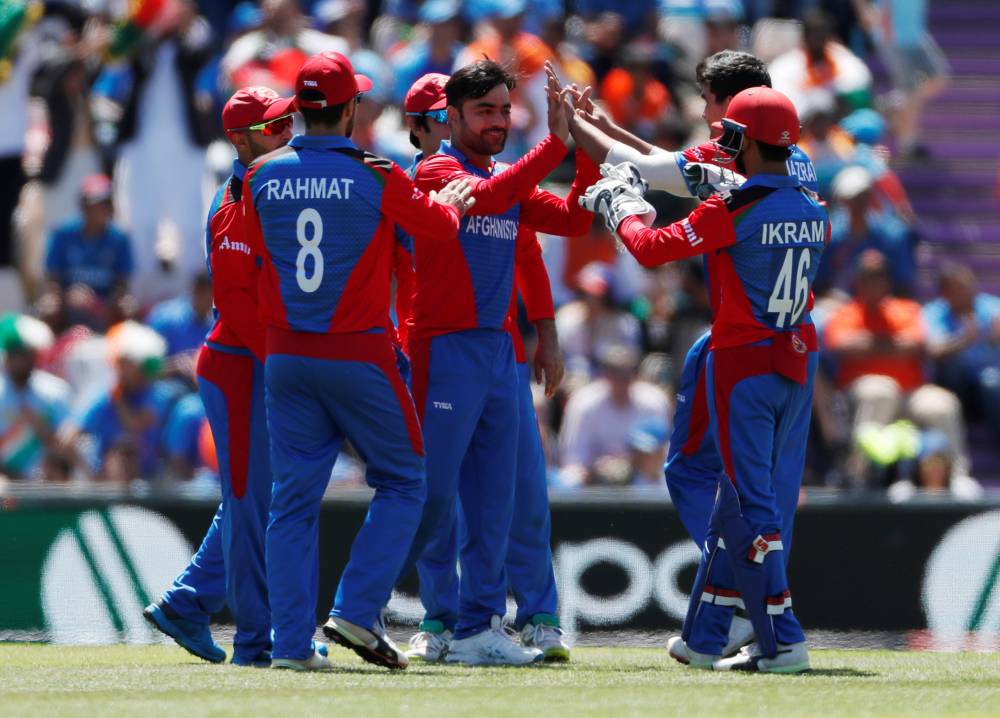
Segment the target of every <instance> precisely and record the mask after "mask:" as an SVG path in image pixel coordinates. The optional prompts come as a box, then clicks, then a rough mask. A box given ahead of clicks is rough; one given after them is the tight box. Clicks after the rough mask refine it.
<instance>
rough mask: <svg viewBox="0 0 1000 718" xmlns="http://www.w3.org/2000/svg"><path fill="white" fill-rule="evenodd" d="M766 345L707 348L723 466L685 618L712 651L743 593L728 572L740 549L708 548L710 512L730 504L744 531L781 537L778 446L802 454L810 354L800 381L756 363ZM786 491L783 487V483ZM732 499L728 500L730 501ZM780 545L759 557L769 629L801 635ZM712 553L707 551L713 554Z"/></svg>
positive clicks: (787, 520) (699, 647)
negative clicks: (692, 615)
mask: <svg viewBox="0 0 1000 718" xmlns="http://www.w3.org/2000/svg"><path fill="white" fill-rule="evenodd" d="M769 351H770V347H769V346H761V347H751V348H749V353H744V352H737V351H736V350H726V352H727V353H726V354H722V355H720V354H719V353H717V352H710V353H709V356H708V360H707V364H706V389H707V392H708V406H709V410H710V416H711V428H712V430H713V431H714V432H715V436H716V437H717V440H718V446H719V451H720V454H721V456H722V461H723V466H724V467H725V474H724V475H723V477H722V478H721V479H720V481H719V484H718V487H719V491H718V500H717V502H716V504H715V506H714V508H713V516H712V518H710V520H709V527H710V528H709V530H708V532H707V537H706V542H705V549H704V550H703V556H702V564H703V568H704V569H706V570H707V576H708V580H707V585H706V587H705V591H704V593H703V598H702V600H703V603H702V605H701V607H700V609H699V611H698V614H697V618H696V620H695V621H694V623H693V626H692V630H691V634H690V638H689V640H688V644H689V645H690V646H691V648H693V649H694V650H696V651H698V652H701V653H708V654H718V653H720V652H721V650H722V647H723V646H724V645H725V644H726V640H727V634H728V631H729V624H730V622H731V620H732V615H733V611H734V608H735V607H736V606H738V605H740V602H741V601H742V600H744V599H746V600H754V599H753V597H748V596H742V597H741V596H740V593H739V587H738V586H737V584H736V581H735V579H734V574H733V569H732V562H735V561H747V560H748V559H747V557H746V556H744V555H742V552H737V551H732V552H731V553H730V552H727V551H726V550H725V549H720V550H718V551H713V550H711V549H712V547H714V546H715V543H716V540H717V539H718V530H717V528H716V525H715V515H716V514H717V513H719V512H721V511H722V510H723V508H731V507H732V506H734V505H735V506H738V512H739V513H740V514H742V520H744V521H745V522H746V523H747V525H748V528H749V530H750V533H751V534H752V535H760V536H763V537H765V538H768V539H769V540H772V541H774V542H775V545H776V542H777V541H781V542H782V543H783V542H784V527H785V526H786V525H787V526H789V527H790V526H791V524H792V521H793V520H794V508H792V509H791V510H790V512H789V514H788V515H784V514H783V508H782V507H781V506H780V505H779V501H778V496H779V493H778V484H779V483H780V482H781V481H788V482H793V476H792V473H791V467H790V466H789V464H788V462H787V461H783V462H779V457H781V456H782V454H783V452H785V451H786V450H787V451H791V452H793V453H794V454H795V455H799V454H800V453H801V455H802V456H803V459H804V449H803V451H802V452H800V451H799V450H798V447H797V446H796V444H797V443H801V444H802V445H803V446H804V444H805V442H806V440H807V439H808V432H809V422H810V417H811V413H812V394H813V385H814V379H815V375H816V367H817V364H818V357H817V354H815V353H812V354H811V355H810V356H809V358H808V370H807V381H806V383H805V384H804V385H802V384H798V383H796V382H793V381H791V380H789V379H787V378H785V377H783V376H781V375H779V374H776V373H773V372H770V371H764V369H763V367H766V366H767V356H768V352H769ZM801 477H802V466H801V465H800V466H799V470H798V474H797V477H795V478H794V490H795V494H796V495H797V494H798V489H799V486H800V485H801ZM786 490H787V491H789V492H790V491H791V489H790V488H786ZM733 502H736V504H734V503H733ZM785 553H786V552H785V551H783V550H774V551H772V552H768V553H766V555H765V556H764V557H763V560H762V562H761V569H760V570H761V572H762V573H763V574H764V583H765V586H766V587H765V589H764V591H765V596H762V597H760V598H761V600H766V602H767V608H768V613H769V614H770V617H771V621H772V625H773V627H774V633H775V637H776V639H777V641H778V642H779V643H797V642H800V641H804V640H805V635H804V634H803V632H802V627H801V626H800V625H799V622H798V619H796V617H795V614H794V612H793V611H792V609H791V595H790V592H789V591H788V580H787V577H786V574H785V565H786V560H785V556H784V554H785ZM713 557H714V558H713Z"/></svg>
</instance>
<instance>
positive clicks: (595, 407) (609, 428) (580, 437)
mask: <svg viewBox="0 0 1000 718" xmlns="http://www.w3.org/2000/svg"><path fill="white" fill-rule="evenodd" d="M647 420H657V421H661V422H663V423H664V424H667V425H668V426H669V422H670V400H669V398H668V397H667V395H666V393H664V392H663V390H661V389H660V388H659V387H657V386H656V385H654V384H649V383H647V382H644V381H635V382H633V383H632V386H631V387H630V388H629V403H628V404H627V405H626V406H618V405H616V404H614V403H613V402H612V400H611V387H610V385H609V384H608V381H607V380H606V379H598V380H597V381H594V382H591V383H590V384H587V385H586V386H584V387H581V388H580V389H578V390H577V391H576V392H574V393H573V395H572V396H571V397H570V399H569V401H568V402H567V404H566V413H565V415H564V416H563V425H562V430H561V431H560V432H559V453H560V459H561V461H560V464H561V465H562V466H564V467H567V466H584V467H587V468H588V469H589V468H590V467H592V466H593V465H594V464H595V463H596V462H597V460H598V459H600V458H603V457H606V456H614V457H624V456H627V455H628V451H629V445H628V436H629V432H630V431H631V429H632V427H633V426H635V425H636V424H637V423H639V422H641V421H647Z"/></svg>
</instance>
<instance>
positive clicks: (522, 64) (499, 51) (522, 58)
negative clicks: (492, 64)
mask: <svg viewBox="0 0 1000 718" xmlns="http://www.w3.org/2000/svg"><path fill="white" fill-rule="evenodd" d="M512 53H513V56H511V54H512ZM466 54H468V55H470V56H471V57H474V58H476V59H479V58H481V57H488V58H490V59H492V60H496V61H497V62H499V63H500V64H501V65H506V64H508V63H510V62H511V61H513V62H514V64H515V67H516V72H517V74H518V75H520V76H521V77H532V76H533V75H535V74H536V73H538V72H541V71H542V67H543V66H544V65H545V61H546V60H551V59H553V58H554V57H555V53H554V52H553V51H552V48H550V47H549V46H548V45H546V44H545V43H544V42H543V41H542V40H541V39H540V38H539V37H538V36H536V35H532V34H531V33H529V32H519V33H518V34H517V35H516V36H515V37H514V41H513V43H511V45H505V44H504V41H503V38H501V37H500V35H499V34H497V33H496V32H492V31H489V30H487V31H486V32H484V34H483V35H482V36H481V37H479V38H477V39H475V40H473V41H472V42H471V43H469V46H468V49H467V51H466Z"/></svg>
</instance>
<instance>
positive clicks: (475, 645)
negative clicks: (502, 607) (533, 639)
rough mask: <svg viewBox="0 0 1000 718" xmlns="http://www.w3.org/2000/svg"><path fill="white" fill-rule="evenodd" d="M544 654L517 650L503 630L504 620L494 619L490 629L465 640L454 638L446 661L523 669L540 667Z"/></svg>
mask: <svg viewBox="0 0 1000 718" xmlns="http://www.w3.org/2000/svg"><path fill="white" fill-rule="evenodd" d="M544 659H545V654H544V653H542V652H541V651H540V650H538V649H537V648H529V647H526V646H519V645H517V644H516V643H514V639H513V638H512V637H511V636H510V635H509V634H508V633H507V632H506V631H504V628H503V619H502V618H501V617H500V616H494V617H493V618H492V619H490V627H489V628H487V629H486V630H485V631H481V632H480V633H477V634H476V635H474V636H469V637H468V638H453V639H452V640H451V646H449V647H448V655H447V656H445V661H447V662H448V663H464V664H466V665H469V666H526V665H528V664H531V663H539V662H541V661H543V660H544Z"/></svg>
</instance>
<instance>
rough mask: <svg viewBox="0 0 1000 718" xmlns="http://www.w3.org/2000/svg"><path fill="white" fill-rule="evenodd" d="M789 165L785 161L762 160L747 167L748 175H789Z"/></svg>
mask: <svg viewBox="0 0 1000 718" xmlns="http://www.w3.org/2000/svg"><path fill="white" fill-rule="evenodd" d="M787 174H788V165H787V164H785V162H783V161H781V162H761V163H759V164H757V165H756V166H754V167H747V177H753V176H754V175H787Z"/></svg>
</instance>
